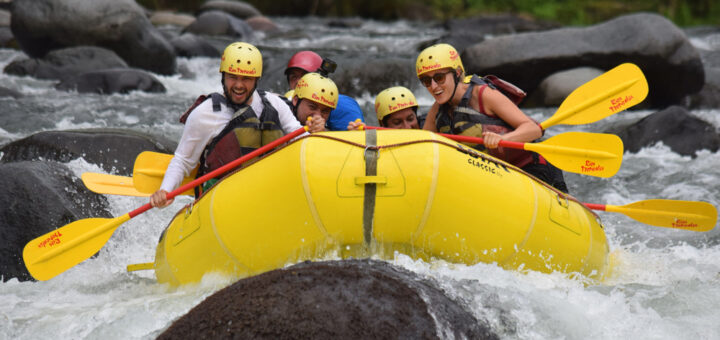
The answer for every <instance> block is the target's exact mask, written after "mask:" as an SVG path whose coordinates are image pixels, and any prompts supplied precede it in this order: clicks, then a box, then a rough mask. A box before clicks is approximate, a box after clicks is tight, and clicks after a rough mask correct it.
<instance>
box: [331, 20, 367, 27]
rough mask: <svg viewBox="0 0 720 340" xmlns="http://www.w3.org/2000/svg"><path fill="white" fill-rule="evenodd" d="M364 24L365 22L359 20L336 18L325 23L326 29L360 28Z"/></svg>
mask: <svg viewBox="0 0 720 340" xmlns="http://www.w3.org/2000/svg"><path fill="white" fill-rule="evenodd" d="M364 24H365V21H364V20H363V19H360V18H338V19H332V20H329V21H328V22H327V25H328V27H334V28H360V27H362V26H363V25H364Z"/></svg>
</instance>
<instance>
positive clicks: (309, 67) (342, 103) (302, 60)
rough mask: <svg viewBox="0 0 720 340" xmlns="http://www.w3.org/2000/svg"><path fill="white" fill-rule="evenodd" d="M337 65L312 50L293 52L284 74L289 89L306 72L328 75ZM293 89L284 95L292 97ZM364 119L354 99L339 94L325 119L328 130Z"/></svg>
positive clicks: (335, 129) (336, 129)
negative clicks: (334, 105) (332, 108)
mask: <svg viewBox="0 0 720 340" xmlns="http://www.w3.org/2000/svg"><path fill="white" fill-rule="evenodd" d="M336 67H337V65H336V64H335V62H333V61H332V60H329V59H323V58H322V57H321V56H320V55H319V54H317V53H315V52H313V51H300V52H298V53H295V55H293V56H292V57H291V58H290V61H288V64H287V68H285V76H286V78H287V81H288V85H290V88H291V89H294V88H295V86H296V85H297V82H298V81H299V80H300V78H302V76H304V75H305V74H306V73H310V72H317V73H320V74H321V75H324V76H326V77H327V76H328V74H329V73H332V72H334V71H335V68H336ZM293 95H294V90H290V91H288V92H287V93H285V97H286V98H288V99H292V98H293ZM358 119H360V121H364V120H365V119H364V117H363V112H362V109H360V105H358V103H357V101H355V99H353V98H351V97H348V96H346V95H343V94H340V95H339V97H338V102H337V107H336V108H335V109H334V110H333V111H332V112H330V118H329V119H328V120H327V129H328V130H330V131H345V130H347V127H348V123H349V122H352V121H356V120H358Z"/></svg>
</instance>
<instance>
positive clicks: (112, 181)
mask: <svg viewBox="0 0 720 340" xmlns="http://www.w3.org/2000/svg"><path fill="white" fill-rule="evenodd" d="M80 178H82V181H83V184H85V187H87V188H88V189H90V191H92V192H95V193H98V194H113V195H125V196H141V197H142V196H144V197H147V196H150V193H144V192H140V191H137V189H135V186H134V185H133V178H132V177H127V176H118V175H108V174H100V173H96V172H85V173H83V174H82V176H80ZM158 187H159V186H158ZM153 192H154V191H153Z"/></svg>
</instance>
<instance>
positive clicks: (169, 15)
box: [150, 11, 195, 28]
mask: <svg viewBox="0 0 720 340" xmlns="http://www.w3.org/2000/svg"><path fill="white" fill-rule="evenodd" d="M193 21H195V17H194V16H192V15H189V14H183V13H175V12H170V11H156V12H154V13H153V14H152V15H151V16H150V22H151V23H152V24H153V25H155V26H177V27H180V28H185V27H187V26H188V25H190V24H192V22H193Z"/></svg>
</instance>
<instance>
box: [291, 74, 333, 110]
mask: <svg viewBox="0 0 720 340" xmlns="http://www.w3.org/2000/svg"><path fill="white" fill-rule="evenodd" d="M295 95H296V96H297V97H298V98H300V99H309V100H312V101H314V102H316V103H318V104H322V105H326V106H329V107H332V108H333V109H334V108H336V107H337V102H338V88H337V85H335V83H334V82H333V81H332V80H330V78H326V77H323V76H321V75H320V74H319V73H307V74H305V75H304V76H302V78H300V80H298V83H297V85H295Z"/></svg>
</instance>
